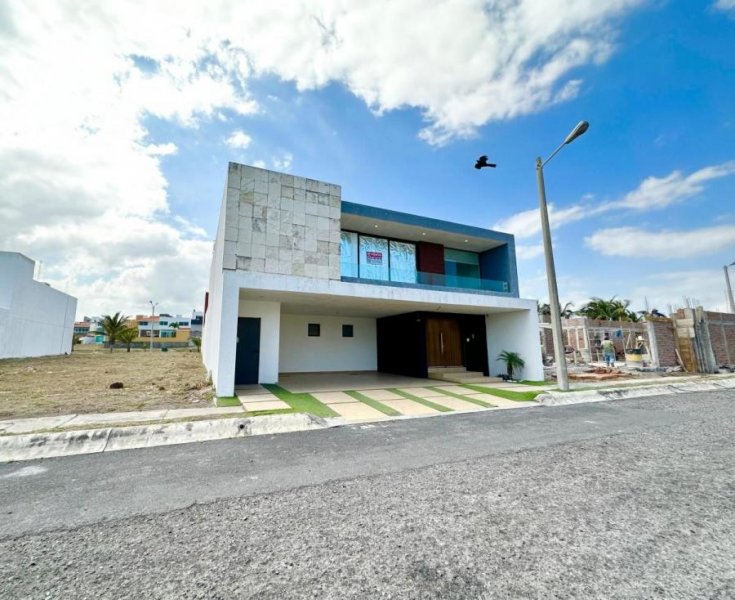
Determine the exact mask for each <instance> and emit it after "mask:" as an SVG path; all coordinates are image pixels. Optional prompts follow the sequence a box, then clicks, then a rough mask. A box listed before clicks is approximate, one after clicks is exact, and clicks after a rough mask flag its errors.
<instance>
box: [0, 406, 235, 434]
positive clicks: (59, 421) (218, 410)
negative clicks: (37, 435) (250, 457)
mask: <svg viewBox="0 0 735 600" xmlns="http://www.w3.org/2000/svg"><path fill="white" fill-rule="evenodd" d="M243 413H244V409H243V408H242V407H241V406H226V407H214V406H211V407H207V408H171V409H161V410H136V411H132V412H111V413H86V414H73V415H59V416H54V417H36V418H32V419H11V420H7V421H0V434H3V433H5V434H19V433H31V432H34V431H48V430H50V429H80V428H94V427H95V426H110V425H121V424H132V423H146V422H152V421H184V420H187V419H192V418H195V417H213V416H219V415H235V414H243Z"/></svg>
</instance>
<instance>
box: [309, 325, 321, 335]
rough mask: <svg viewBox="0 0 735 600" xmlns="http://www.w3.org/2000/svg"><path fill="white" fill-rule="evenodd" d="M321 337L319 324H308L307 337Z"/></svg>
mask: <svg viewBox="0 0 735 600" xmlns="http://www.w3.org/2000/svg"><path fill="white" fill-rule="evenodd" d="M320 335H321V325H320V324H319V323H309V337H319V336H320Z"/></svg>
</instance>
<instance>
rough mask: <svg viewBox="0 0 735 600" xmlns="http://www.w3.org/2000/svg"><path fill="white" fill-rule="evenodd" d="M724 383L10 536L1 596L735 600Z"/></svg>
mask: <svg viewBox="0 0 735 600" xmlns="http://www.w3.org/2000/svg"><path fill="white" fill-rule="evenodd" d="M712 397H713V399H714V400H715V401H713V402H710V403H708V404H707V411H706V412H705V411H701V410H700V409H698V405H697V403H696V402H693V401H687V400H686V399H683V398H682V397H681V396H680V397H678V398H679V399H678V400H677V399H676V397H671V398H664V399H653V400H652V401H651V403H649V404H648V405H647V406H646V408H647V409H650V408H651V407H654V406H657V405H658V406H660V407H661V410H675V411H687V412H690V413H691V420H689V421H688V422H687V423H685V424H676V425H669V426H666V427H658V428H651V429H649V430H646V431H643V432H639V433H634V434H621V435H616V436H607V437H601V438H597V439H592V440H587V441H584V442H571V443H565V444H559V445H554V446H549V447H544V448H535V449H529V450H523V451H516V452H506V453H503V454H498V455H494V456H487V457H484V458H481V459H474V460H471V461H466V462H459V463H453V464H441V465H436V466H431V467H427V468H421V469H415V470H407V471H404V472H400V473H392V474H387V475H380V476H374V477H363V478H357V479H351V480H347V481H333V482H329V483H326V484H322V485H316V486H311V487H303V488H298V489H293V490H290V491H286V492H279V493H273V494H264V495H259V496H253V497H249V498H238V499H228V500H221V501H216V502H213V503H210V504H206V505H194V506H191V507H189V508H187V509H184V510H177V511H174V512H170V513H166V514H162V515H155V516H143V517H134V518H127V519H123V520H118V521H112V522H101V523H97V524H94V525H87V526H82V527H78V528H75V529H71V530H57V531H52V532H48V533H41V534H31V535H26V536H22V537H19V538H14V539H13V538H11V539H5V540H4V541H2V542H0V573H2V575H0V577H2V583H1V584H0V596H1V597H3V598H142V597H146V598H232V597H247V598H279V599H283V598H308V597H318V598H340V599H341V598H442V599H446V598H667V599H670V598H722V599H725V598H728V599H729V598H733V597H735V479H734V477H733V475H735V451H734V450H733V444H732V440H733V435H734V434H735V419H734V418H733V417H734V416H735V409H733V406H734V405H735V403H734V402H732V399H733V396H732V393H723V394H719V395H714V396H712ZM672 398H673V399H672ZM718 399H719V400H718ZM439 459H440V457H437V460H439Z"/></svg>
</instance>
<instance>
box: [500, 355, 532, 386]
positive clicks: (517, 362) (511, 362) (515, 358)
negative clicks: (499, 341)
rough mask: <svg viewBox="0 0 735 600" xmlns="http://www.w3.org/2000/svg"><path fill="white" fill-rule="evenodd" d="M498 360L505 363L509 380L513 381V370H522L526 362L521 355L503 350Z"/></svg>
mask: <svg viewBox="0 0 735 600" xmlns="http://www.w3.org/2000/svg"><path fill="white" fill-rule="evenodd" d="M498 360H502V361H503V362H504V363H505V368H506V369H507V373H508V379H513V370H514V369H522V368H523V367H524V366H525V364H526V362H525V361H524V360H523V359H522V358H521V355H520V354H518V353H517V352H510V351H509V350H503V351H502V352H501V353H500V354H499V355H498Z"/></svg>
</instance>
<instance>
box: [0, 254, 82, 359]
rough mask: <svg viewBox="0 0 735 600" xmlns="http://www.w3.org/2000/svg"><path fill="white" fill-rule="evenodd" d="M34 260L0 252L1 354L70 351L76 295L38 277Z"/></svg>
mask: <svg viewBox="0 0 735 600" xmlns="http://www.w3.org/2000/svg"><path fill="white" fill-rule="evenodd" d="M34 266H35V263H34V261H32V260H31V259H30V258H28V257H26V256H23V255H22V254H20V253H18V252H0V358H24V357H29V356H48V355H53V354H65V353H68V352H71V341H72V335H73V334H74V317H75V315H76V312H77V299H76V298H74V297H73V296H70V295H68V294H65V293H63V292H60V291H59V290H55V289H54V288H52V287H50V286H48V285H46V284H45V283H41V282H39V281H35V280H34V279H33V269H34Z"/></svg>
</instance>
